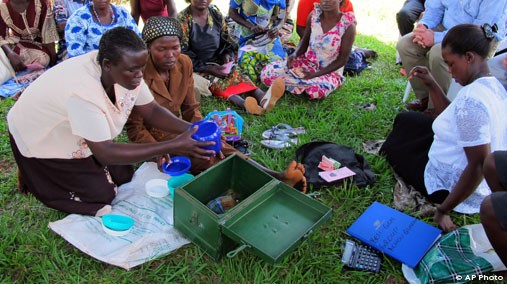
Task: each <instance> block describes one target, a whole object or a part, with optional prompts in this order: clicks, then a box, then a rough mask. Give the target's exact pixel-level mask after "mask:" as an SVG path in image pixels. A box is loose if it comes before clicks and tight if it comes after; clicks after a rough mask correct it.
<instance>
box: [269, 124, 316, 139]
mask: <svg viewBox="0 0 507 284" xmlns="http://www.w3.org/2000/svg"><path fill="white" fill-rule="evenodd" d="M305 133H306V131H305V128H304V127H297V128H292V126H290V125H288V124H285V123H279V124H277V125H275V126H273V127H271V129H269V130H266V131H264V132H262V137H264V138H266V139H273V137H275V136H277V135H286V136H297V135H299V134H305Z"/></svg>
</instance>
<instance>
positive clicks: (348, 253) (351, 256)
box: [342, 240, 382, 272]
mask: <svg viewBox="0 0 507 284" xmlns="http://www.w3.org/2000/svg"><path fill="white" fill-rule="evenodd" d="M381 260H382V258H381V257H380V252H379V251H377V250H375V249H374V248H372V247H370V246H367V245H362V244H358V243H356V242H354V241H352V240H346V242H345V244H344V249H343V256H342V263H344V264H345V266H344V267H345V268H349V269H355V270H363V271H370V272H379V271H380V262H381Z"/></svg>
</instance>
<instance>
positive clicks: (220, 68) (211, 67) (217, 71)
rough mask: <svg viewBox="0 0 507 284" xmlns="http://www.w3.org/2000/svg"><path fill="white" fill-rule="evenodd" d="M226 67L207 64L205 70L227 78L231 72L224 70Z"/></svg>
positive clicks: (221, 77)
mask: <svg viewBox="0 0 507 284" xmlns="http://www.w3.org/2000/svg"><path fill="white" fill-rule="evenodd" d="M224 69H225V67H223V66H217V65H207V66H206V67H204V72H206V73H208V74H211V75H213V76H216V77H218V78H220V79H224V78H227V76H229V74H227V73H225V72H224Z"/></svg>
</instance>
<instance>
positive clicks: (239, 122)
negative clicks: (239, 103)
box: [204, 108, 243, 142]
mask: <svg viewBox="0 0 507 284" xmlns="http://www.w3.org/2000/svg"><path fill="white" fill-rule="evenodd" d="M204 120H212V121H214V122H215V123H216V124H218V126H220V129H221V130H222V136H224V137H225V140H226V141H229V142H230V141H239V140H241V133H242V132H243V118H242V117H241V116H240V115H239V114H238V113H237V112H236V111H234V110H231V109H230V108H227V110H226V111H216V110H214V111H212V112H210V113H208V115H206V117H205V118H204Z"/></svg>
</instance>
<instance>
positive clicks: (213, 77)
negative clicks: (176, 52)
mask: <svg viewBox="0 0 507 284" xmlns="http://www.w3.org/2000/svg"><path fill="white" fill-rule="evenodd" d="M189 2H190V5H189V6H188V7H187V8H185V9H184V10H183V11H181V12H180V13H179V14H178V19H179V20H180V22H181V25H182V28H183V38H182V41H181V45H182V52H183V53H184V54H186V55H188V56H189V57H190V59H191V60H192V64H193V68H194V72H198V73H199V74H200V75H201V76H203V77H205V78H206V79H208V80H209V81H211V82H213V83H212V85H211V86H210V90H211V92H212V93H213V95H214V96H217V97H222V98H225V99H227V100H229V101H231V102H232V103H233V104H234V105H235V106H237V107H240V108H242V109H246V111H247V112H248V113H251V114H256V115H262V114H264V112H265V111H266V110H267V111H269V110H271V109H272V108H273V107H274V106H275V104H276V101H277V100H278V99H279V98H280V97H281V96H282V95H283V93H284V91H285V84H284V82H283V80H279V81H277V82H275V83H273V85H272V87H271V88H270V89H269V90H268V91H267V93H264V92H263V91H262V90H261V89H259V88H258V87H257V86H255V84H254V83H253V82H252V81H251V80H250V79H249V78H248V77H247V76H246V75H243V74H241V73H239V72H238V71H237V70H236V68H233V69H232V71H230V73H229V72H226V71H225V70H224V69H225V67H224V66H223V64H227V63H229V64H232V62H234V57H235V54H234V53H235V50H234V46H233V45H232V44H231V43H230V42H229V35H228V32H227V26H226V24H225V19H224V17H223V16H222V13H220V10H218V8H217V7H216V6H214V5H210V2H211V0H204V1H203V0H191V1H189ZM243 93H244V94H247V95H251V97H247V98H246V99H245V100H244V99H243V98H242V97H240V96H239V95H240V94H243ZM259 104H260V106H259Z"/></svg>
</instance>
